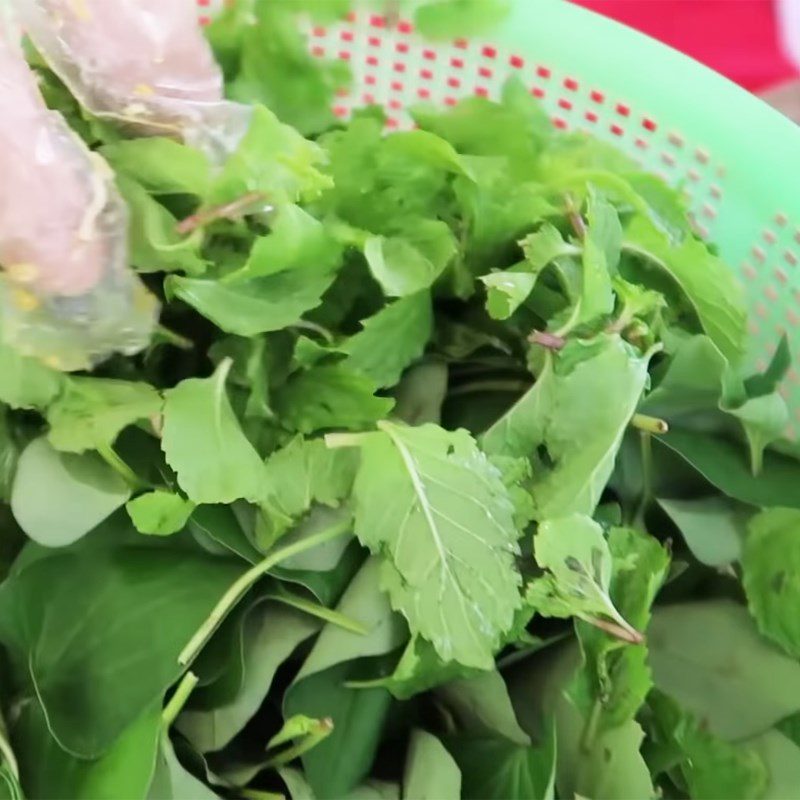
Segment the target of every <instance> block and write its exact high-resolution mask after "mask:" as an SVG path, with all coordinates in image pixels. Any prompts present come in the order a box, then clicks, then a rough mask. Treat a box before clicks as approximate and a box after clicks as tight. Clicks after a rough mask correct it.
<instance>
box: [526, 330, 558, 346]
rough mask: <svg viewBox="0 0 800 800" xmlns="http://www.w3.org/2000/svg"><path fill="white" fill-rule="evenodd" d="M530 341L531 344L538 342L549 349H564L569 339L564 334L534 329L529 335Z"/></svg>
mask: <svg viewBox="0 0 800 800" xmlns="http://www.w3.org/2000/svg"><path fill="white" fill-rule="evenodd" d="M528 341H529V342H530V343H531V344H538V345H541V346H542V347H546V348H547V349H548V350H562V349H563V348H564V345H566V343H567V340H566V339H565V338H564V337H563V336H558V335H557V334H555V333H547V331H534V332H533V333H532V334H531V335H530V336H529V337H528Z"/></svg>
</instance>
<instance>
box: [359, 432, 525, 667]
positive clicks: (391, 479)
mask: <svg viewBox="0 0 800 800" xmlns="http://www.w3.org/2000/svg"><path fill="white" fill-rule="evenodd" d="M378 427H379V428H380V431H379V432H377V433H373V434H368V435H365V436H363V437H362V438H360V439H359V440H358V444H360V446H361V465H360V467H359V471H358V475H357V477H356V484H355V489H354V494H355V499H356V535H357V536H358V537H359V539H360V540H361V542H362V543H363V544H364V545H365V546H367V547H369V548H370V550H372V551H373V552H375V553H380V554H382V555H383V556H384V561H383V582H384V585H385V587H386V589H387V591H388V592H389V596H390V597H391V599H392V605H393V606H394V607H395V608H397V609H398V610H399V611H401V612H402V613H403V615H404V616H405V617H406V619H407V620H408V622H409V625H410V627H411V630H412V632H415V633H419V634H420V635H421V636H423V637H424V638H426V639H428V640H429V641H431V642H432V643H433V645H434V647H435V648H436V651H437V653H438V654H439V655H440V656H441V657H442V658H443V659H444V660H445V661H449V660H455V661H458V662H460V663H461V664H464V665H466V666H475V667H480V668H484V669H485V668H488V667H490V666H491V664H492V663H493V662H492V653H493V650H494V648H495V647H496V646H497V644H498V642H499V638H500V636H501V634H502V633H503V632H504V631H506V630H508V629H509V628H510V626H511V624H512V622H513V619H514V611H515V610H516V609H517V608H518V607H519V605H520V597H519V591H518V588H517V587H518V585H519V582H520V578H519V573H518V572H517V570H516V567H515V566H514V553H515V552H516V549H517V545H516V540H517V535H518V534H517V530H516V528H515V526H514V521H513V506H512V504H511V501H510V499H509V497H508V492H507V490H506V488H505V486H503V483H502V480H501V479H500V475H499V473H498V472H497V471H496V470H495V468H494V467H492V466H491V465H490V463H489V462H488V461H487V459H486V457H485V456H484V455H483V454H482V453H481V452H480V450H478V448H477V446H476V444H475V442H474V440H473V439H472V438H471V437H470V436H469V435H468V434H467V433H466V431H454V432H448V431H445V430H442V429H441V428H438V427H437V426H435V425H422V426H420V427H417V428H408V427H405V426H402V425H397V424H394V423H390V422H381V423H379V424H378Z"/></svg>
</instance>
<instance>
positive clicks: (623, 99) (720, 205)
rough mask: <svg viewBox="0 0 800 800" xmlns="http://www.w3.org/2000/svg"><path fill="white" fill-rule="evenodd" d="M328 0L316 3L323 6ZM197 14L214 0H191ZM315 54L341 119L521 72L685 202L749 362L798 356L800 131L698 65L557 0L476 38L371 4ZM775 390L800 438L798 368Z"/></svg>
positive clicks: (318, 37) (564, 117)
mask: <svg viewBox="0 0 800 800" xmlns="http://www.w3.org/2000/svg"><path fill="white" fill-rule="evenodd" d="M321 2H324V0H321ZM198 4H199V7H200V13H201V15H203V16H206V17H208V15H210V14H212V13H213V10H214V2H212V0H198ZM308 33H309V47H310V48H311V52H312V53H313V54H314V55H315V56H319V57H320V58H339V59H342V60H345V61H347V62H349V64H350V66H351V69H352V73H353V79H354V80H353V84H352V86H351V88H350V90H349V91H348V93H347V94H346V95H342V96H340V97H338V98H337V104H336V106H335V108H334V111H335V113H336V114H337V115H338V116H340V117H343V118H346V117H348V116H349V115H350V113H351V111H352V110H353V109H354V108H357V107H359V106H363V105H366V104H373V103H375V104H378V105H381V106H383V107H384V108H385V109H386V112H387V114H388V118H389V126H390V127H395V128H403V127H408V126H410V124H411V121H410V118H409V116H408V114H407V112H406V109H407V108H408V107H409V106H411V105H414V104H415V103H418V102H420V101H421V100H424V101H429V102H433V103H438V104H446V105H452V104H454V103H456V102H457V100H458V99H459V98H462V97H468V96H471V95H476V94H477V95H484V96H487V97H489V98H493V97H498V96H499V93H500V90H501V88H502V86H503V84H504V82H505V81H506V79H508V78H509V77H510V76H512V75H516V76H517V77H518V78H520V79H521V80H522V81H523V82H524V83H525V84H526V85H527V86H528V87H529V88H530V91H531V93H532V94H533V95H534V96H536V97H538V98H540V100H541V102H542V105H543V106H544V108H545V109H546V110H547V112H548V113H549V114H550V115H551V116H552V118H553V121H554V123H555V125H556V126H558V127H560V128H564V129H568V130H583V131H586V132H588V133H591V134H592V135H594V136H597V137H598V138H600V139H604V140H606V141H609V142H612V143H613V144H614V145H616V146H617V147H618V148H619V149H620V150H622V151H624V152H625V153H627V154H628V155H630V156H632V157H634V158H636V159H637V160H638V161H639V162H640V163H641V164H642V166H643V167H644V168H646V169H648V170H651V171H652V172H654V173H656V174H658V175H660V176H662V177H663V178H664V179H665V180H666V181H668V182H669V183H670V184H672V185H673V186H676V187H680V188H682V189H683V190H684V191H685V192H686V193H687V196H688V197H689V201H690V207H691V209H692V212H693V215H694V219H695V222H696V227H697V230H698V231H699V232H700V234H701V235H702V236H704V237H706V238H707V239H708V240H710V241H713V242H715V243H716V244H717V245H718V246H719V250H720V253H721V255H722V257H723V258H724V259H725V260H726V261H727V262H728V263H729V264H730V265H731V266H732V267H733V268H734V269H735V270H736V271H737V273H738V274H739V275H740V277H741V279H742V281H743V282H744V284H745V287H746V291H747V296H748V301H749V306H750V314H751V321H750V346H749V355H748V358H749V362H750V364H751V365H752V366H754V367H758V368H759V369H763V368H764V367H765V366H766V364H767V362H768V360H769V358H770V356H771V355H772V353H773V351H774V349H775V347H776V345H777V343H778V341H779V339H780V337H781V335H782V334H783V333H786V334H787V335H788V337H789V342H790V345H791V346H792V352H793V353H800V127H798V126H796V125H795V124H794V123H792V122H791V121H789V120H788V119H786V118H785V117H783V116H782V115H781V114H779V113H778V112H776V111H774V110H773V109H772V108H770V107H769V106H768V105H766V104H765V103H763V102H762V101H760V100H758V99H757V98H755V97H753V96H752V95H750V94H748V93H747V92H746V91H744V90H742V89H740V88H739V87H738V86H736V85H735V84H733V83H731V82H730V81H728V80H727V79H725V78H723V77H722V76H720V75H718V74H717V73H715V72H713V71H712V70H709V69H707V68H706V67H704V66H702V65H700V64H698V63H697V62H696V61H694V60H692V59H690V58H688V57H686V56H684V55H682V54H680V53H678V52H676V51H675V50H672V49H671V48H669V47H666V46H664V45H662V44H660V43H658V42H656V41H654V40H653V39H650V38H649V37H647V36H644V35H642V34H640V33H637V32H636V31H633V30H631V29H629V28H627V27H625V26H623V25H620V24H618V23H616V22H613V21H611V20H607V19H605V18H603V17H600V16H598V15H596V14H594V13H592V12H589V11H586V10H585V9H582V8H580V7H577V6H574V5H571V4H569V3H568V2H566V1H565V0H516V2H514V3H513V7H512V10H511V13H510V14H509V16H508V17H507V18H506V19H505V20H504V21H503V23H502V24H501V25H499V26H498V27H497V28H495V29H494V30H493V31H492V32H491V33H490V34H488V35H484V36H483V37H482V38H480V39H459V40H456V41H447V42H433V43H432V42H431V41H430V40H423V39H422V38H421V37H420V36H419V35H417V34H416V33H415V32H414V27H413V24H412V23H411V22H410V21H408V20H403V19H400V20H395V21H391V22H390V21H389V20H387V18H386V17H384V16H381V15H380V14H376V13H375V12H374V10H373V11H370V10H368V9H364V10H360V11H357V12H355V13H353V14H351V15H350V16H349V17H348V18H347V19H346V20H343V21H342V22H341V23H337V24H335V25H330V26H326V27H321V26H313V27H310V28H309V31H308ZM781 391H782V393H783V394H784V396H785V397H786V398H787V400H788V401H789V404H790V407H791V408H792V421H791V424H790V428H789V430H787V432H786V434H787V437H789V438H790V439H797V438H800V437H798V434H800V367H798V368H792V369H790V370H789V373H788V376H787V380H786V383H785V385H784V386H783V387H782V388H781Z"/></svg>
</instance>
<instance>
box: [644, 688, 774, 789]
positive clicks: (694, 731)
mask: <svg viewBox="0 0 800 800" xmlns="http://www.w3.org/2000/svg"><path fill="white" fill-rule="evenodd" d="M648 707H649V710H650V712H651V713H652V715H653V725H654V727H655V728H656V730H657V731H658V738H659V740H660V746H661V747H665V745H667V746H671V747H672V748H674V749H673V750H672V752H674V758H673V759H672V761H673V763H672V764H671V765H670V766H671V768H672V769H675V768H677V769H679V770H680V771H681V773H682V774H683V777H684V780H685V781H686V784H687V787H688V790H689V793H690V796H691V797H697V798H707V800H711V799H712V798H715V797H730V798H737V799H738V798H741V800H750V798H758V797H762V796H763V792H764V789H765V788H766V785H767V770H766V767H765V765H764V762H763V761H762V760H761V758H759V756H758V753H757V752H756V751H755V750H754V749H752V748H750V747H746V746H743V745H740V744H734V743H731V742H726V741H725V740H723V739H721V738H719V737H717V736H715V735H714V734H713V733H711V732H709V731H708V729H707V728H706V727H705V726H703V725H702V724H701V723H699V722H698V721H697V720H696V719H694V718H693V717H692V715H691V714H688V713H687V712H685V711H683V710H682V709H681V708H680V706H679V705H678V704H677V703H676V702H674V701H673V700H671V699H670V698H669V697H667V696H666V695H664V694H662V693H661V692H654V693H653V694H652V695H651V696H650V698H649V699H648ZM675 762H677V763H675Z"/></svg>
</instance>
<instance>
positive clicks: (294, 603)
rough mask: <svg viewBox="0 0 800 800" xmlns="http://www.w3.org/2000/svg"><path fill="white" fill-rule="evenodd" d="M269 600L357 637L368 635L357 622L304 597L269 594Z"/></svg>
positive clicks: (365, 629)
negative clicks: (328, 623)
mask: <svg viewBox="0 0 800 800" xmlns="http://www.w3.org/2000/svg"><path fill="white" fill-rule="evenodd" d="M269 598H270V600H275V602H277V603H283V604H284V605H287V606H290V607H291V608H296V609H297V610H298V611H302V612H304V613H306V614H308V615H309V616H312V617H317V618H318V619H321V620H324V621H325V622H330V623H331V625H337V626H338V627H340V628H342V629H344V630H346V631H350V633H356V634H358V635H359V636H366V635H367V634H368V633H369V630H368V629H367V628H365V627H364V626H363V625H362V624H361V623H360V622H359V621H358V620H355V619H351V618H350V617H346V616H345V615H344V614H340V613H339V612H338V611H334V610H333V609H332V608H326V607H325V606H323V605H320V604H319V603H312V602H311V601H310V600H306V599H305V598H304V597H297V596H296V595H293V594H288V593H286V594H271V595H269Z"/></svg>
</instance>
